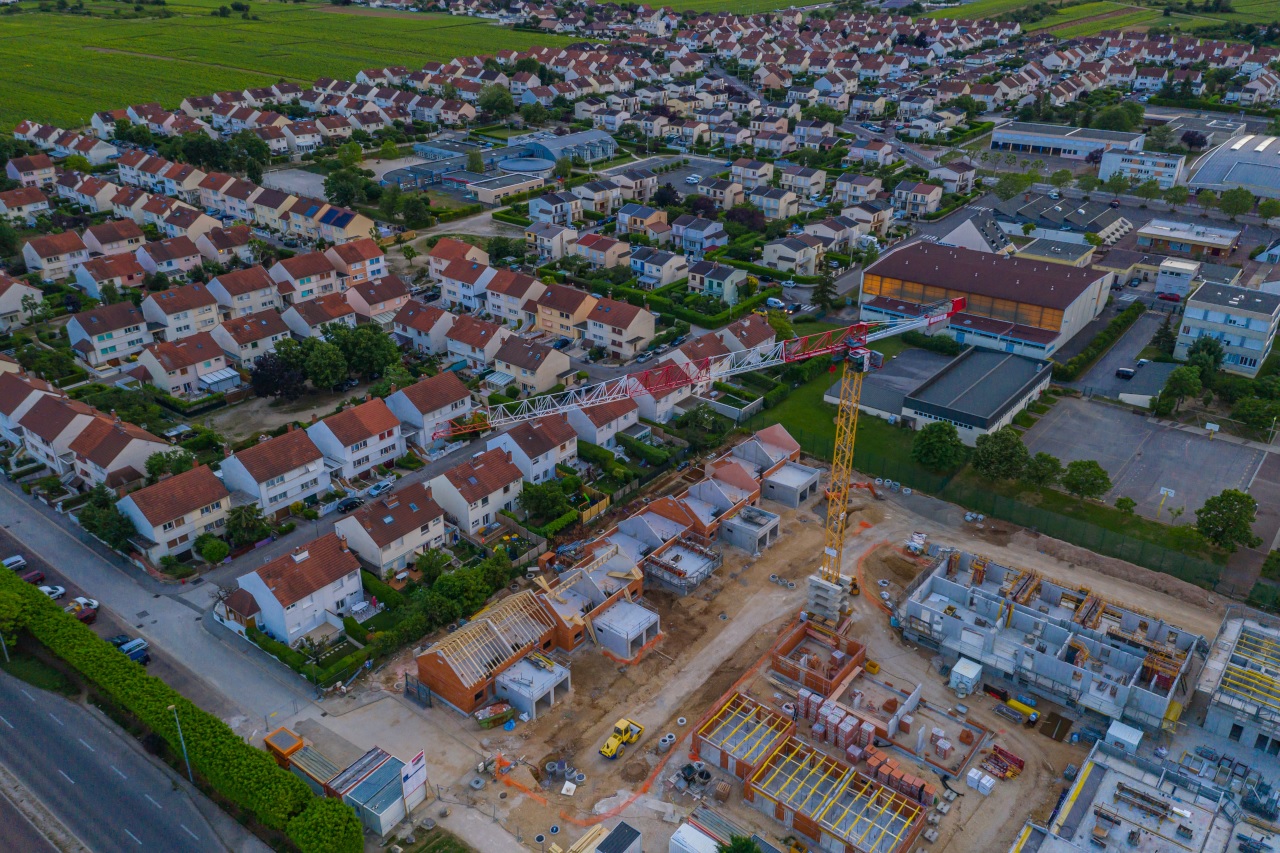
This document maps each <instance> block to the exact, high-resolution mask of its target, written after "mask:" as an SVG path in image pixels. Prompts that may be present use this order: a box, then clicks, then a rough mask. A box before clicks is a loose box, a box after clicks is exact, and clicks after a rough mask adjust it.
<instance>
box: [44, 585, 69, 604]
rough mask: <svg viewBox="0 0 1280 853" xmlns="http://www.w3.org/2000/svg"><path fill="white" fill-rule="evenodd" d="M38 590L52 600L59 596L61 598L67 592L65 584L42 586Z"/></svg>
mask: <svg viewBox="0 0 1280 853" xmlns="http://www.w3.org/2000/svg"><path fill="white" fill-rule="evenodd" d="M40 591H41V592H43V593H44V594H45V595H47V596H49V597H50V598H52V599H53V600H54V601H57V600H58V599H59V598H62V596H64V595H66V594H67V588H66V587H65V586H42V587H40Z"/></svg>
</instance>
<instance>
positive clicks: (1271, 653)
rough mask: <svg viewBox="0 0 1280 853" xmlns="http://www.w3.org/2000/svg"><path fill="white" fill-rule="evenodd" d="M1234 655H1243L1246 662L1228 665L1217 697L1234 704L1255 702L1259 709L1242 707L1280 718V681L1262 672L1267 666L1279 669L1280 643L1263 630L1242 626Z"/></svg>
mask: <svg viewBox="0 0 1280 853" xmlns="http://www.w3.org/2000/svg"><path fill="white" fill-rule="evenodd" d="M1232 657H1233V658H1244V659H1245V660H1246V661H1247V665H1245V666H1241V665H1239V664H1236V663H1233V662H1231V663H1228V664H1227V666H1226V668H1225V669H1224V670H1223V672H1222V681H1221V684H1220V685H1219V691H1220V694H1221V695H1219V696H1218V697H1216V700H1217V701H1226V702H1228V703H1230V704H1232V705H1237V704H1238V703H1243V704H1245V705H1246V706H1247V705H1254V706H1257V710H1256V711H1253V710H1252V709H1249V708H1247V707H1246V708H1243V709H1242V710H1245V711H1246V712H1251V713H1254V714H1256V715H1257V716H1259V717H1265V718H1268V719H1271V720H1276V719H1280V681H1277V679H1276V678H1275V677H1273V676H1271V675H1269V674H1267V672H1266V671H1263V670H1264V668H1265V669H1266V670H1270V671H1271V672H1276V671H1280V643H1277V642H1276V641H1275V640H1272V639H1270V638H1268V637H1267V636H1265V635H1264V634H1262V633H1260V632H1257V631H1254V630H1251V629H1250V628H1243V629H1242V630H1241V631H1240V638H1239V639H1238V640H1236V644H1235V648H1234V649H1233V650H1232Z"/></svg>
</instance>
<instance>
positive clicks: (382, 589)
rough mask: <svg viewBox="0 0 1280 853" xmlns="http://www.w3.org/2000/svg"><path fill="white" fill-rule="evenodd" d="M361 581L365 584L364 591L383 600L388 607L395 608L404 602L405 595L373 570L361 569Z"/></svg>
mask: <svg viewBox="0 0 1280 853" xmlns="http://www.w3.org/2000/svg"><path fill="white" fill-rule="evenodd" d="M360 582H361V583H362V584H363V585H364V591H365V592H367V593H369V594H370V595H372V596H373V597H374V598H376V599H378V600H379V601H381V602H382V603H383V604H385V605H387V607H389V608H391V609H392V610H394V609H395V608H397V607H399V606H400V605H402V604H404V596H403V595H401V594H400V593H398V592H396V591H395V590H394V589H392V588H391V587H389V586H387V584H386V583H385V582H384V581H383V580H382V579H381V578H380V577H378V576H377V575H375V574H374V573H373V572H367V571H365V570H364V569H361V570H360Z"/></svg>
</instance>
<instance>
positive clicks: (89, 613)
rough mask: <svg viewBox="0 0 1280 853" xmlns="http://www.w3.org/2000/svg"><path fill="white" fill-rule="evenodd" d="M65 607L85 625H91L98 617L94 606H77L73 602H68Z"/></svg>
mask: <svg viewBox="0 0 1280 853" xmlns="http://www.w3.org/2000/svg"><path fill="white" fill-rule="evenodd" d="M65 609H66V611H67V612H68V613H70V614H71V615H72V616H74V617H76V618H77V619H79V620H80V621H81V622H83V623H84V624H86V625H92V624H93V623H94V621H95V620H96V619H97V618H98V609H97V608H96V607H77V606H76V605H74V604H68V605H67V606H66V608H65Z"/></svg>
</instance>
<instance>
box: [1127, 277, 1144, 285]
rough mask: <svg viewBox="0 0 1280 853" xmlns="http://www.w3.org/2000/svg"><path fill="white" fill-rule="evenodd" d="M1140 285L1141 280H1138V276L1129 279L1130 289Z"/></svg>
mask: <svg viewBox="0 0 1280 853" xmlns="http://www.w3.org/2000/svg"><path fill="white" fill-rule="evenodd" d="M1140 284H1142V279H1140V278H1138V276H1136V275H1135V276H1134V277H1133V278H1131V279H1129V286H1130V287H1137V286H1138V285H1140Z"/></svg>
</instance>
